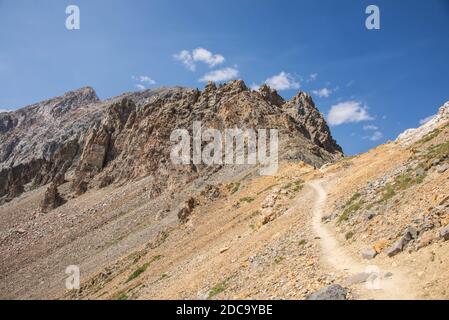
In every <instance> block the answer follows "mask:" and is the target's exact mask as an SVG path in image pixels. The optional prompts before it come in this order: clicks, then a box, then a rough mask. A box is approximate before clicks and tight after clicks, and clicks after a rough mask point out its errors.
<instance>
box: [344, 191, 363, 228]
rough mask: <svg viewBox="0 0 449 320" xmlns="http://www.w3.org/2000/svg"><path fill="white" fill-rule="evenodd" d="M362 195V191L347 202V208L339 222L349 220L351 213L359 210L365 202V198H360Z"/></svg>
mask: <svg viewBox="0 0 449 320" xmlns="http://www.w3.org/2000/svg"><path fill="white" fill-rule="evenodd" d="M361 196H362V195H361V194H360V193H358V192H357V193H355V194H354V195H353V196H352V197H351V199H349V201H348V202H346V204H345V209H344V210H343V213H342V214H341V215H340V218H339V219H338V222H343V221H348V220H349V217H350V216H351V214H353V213H354V212H356V211H358V210H359V209H360V208H361V207H362V204H363V200H361V199H360V197H361Z"/></svg>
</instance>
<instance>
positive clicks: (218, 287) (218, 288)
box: [209, 280, 227, 299]
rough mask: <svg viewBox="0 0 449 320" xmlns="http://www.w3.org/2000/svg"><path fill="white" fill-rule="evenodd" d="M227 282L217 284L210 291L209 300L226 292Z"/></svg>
mask: <svg viewBox="0 0 449 320" xmlns="http://www.w3.org/2000/svg"><path fill="white" fill-rule="evenodd" d="M226 282H227V281H226V280H224V281H221V282H219V283H217V284H216V285H215V286H214V287H213V288H212V289H211V290H210V291H209V299H210V298H213V297H214V296H216V295H218V294H220V293H222V292H223V291H225V290H226V287H227V283H226Z"/></svg>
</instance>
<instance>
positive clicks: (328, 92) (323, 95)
mask: <svg viewBox="0 0 449 320" xmlns="http://www.w3.org/2000/svg"><path fill="white" fill-rule="evenodd" d="M332 92H334V90H333V89H329V88H322V89H318V90H313V91H312V93H313V94H314V95H316V96H318V97H320V98H327V97H329V96H330V95H331V94H332Z"/></svg>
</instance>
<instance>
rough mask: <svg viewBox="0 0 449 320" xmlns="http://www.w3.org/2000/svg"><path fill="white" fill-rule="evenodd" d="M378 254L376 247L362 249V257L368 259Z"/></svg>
mask: <svg viewBox="0 0 449 320" xmlns="http://www.w3.org/2000/svg"><path fill="white" fill-rule="evenodd" d="M375 256H377V251H376V250H374V248H366V249H365V250H363V251H362V257H363V258H364V259H367V260H371V259H374V257H375Z"/></svg>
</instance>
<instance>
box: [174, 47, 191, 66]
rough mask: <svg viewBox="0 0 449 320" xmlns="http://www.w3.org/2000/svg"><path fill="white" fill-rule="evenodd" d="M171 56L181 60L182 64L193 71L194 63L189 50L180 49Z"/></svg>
mask: <svg viewBox="0 0 449 320" xmlns="http://www.w3.org/2000/svg"><path fill="white" fill-rule="evenodd" d="M173 58H174V59H175V60H177V61H181V62H182V63H183V64H184V66H185V67H186V68H187V69H189V70H190V71H195V69H196V65H195V62H194V61H193V57H192V55H191V54H190V52H189V51H187V50H182V51H181V52H179V53H177V54H174V55H173Z"/></svg>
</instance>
